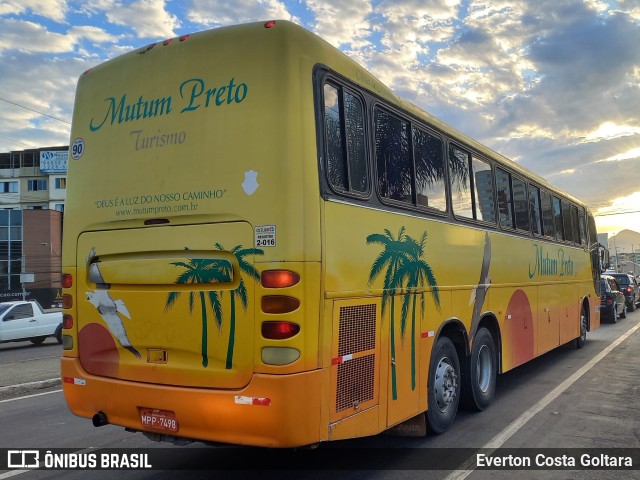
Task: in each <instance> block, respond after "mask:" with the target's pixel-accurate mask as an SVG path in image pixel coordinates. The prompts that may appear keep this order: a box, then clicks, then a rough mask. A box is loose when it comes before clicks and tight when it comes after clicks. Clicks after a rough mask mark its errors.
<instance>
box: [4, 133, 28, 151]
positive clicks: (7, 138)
mask: <svg viewBox="0 0 640 480" xmlns="http://www.w3.org/2000/svg"><path fill="white" fill-rule="evenodd" d="M0 138H4V139H5V140H9V141H10V142H13V143H18V144H20V145H24V146H25V147H30V148H35V147H34V146H33V145H29V144H28V143H24V142H19V141H18V140H13V139H12V138H9V137H4V136H2V135H0Z"/></svg>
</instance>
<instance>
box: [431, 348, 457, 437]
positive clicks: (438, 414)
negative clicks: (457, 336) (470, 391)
mask: <svg viewBox="0 0 640 480" xmlns="http://www.w3.org/2000/svg"><path fill="white" fill-rule="evenodd" d="M427 396H428V403H429V409H428V410H427V415H426V417H427V423H428V424H429V428H430V429H431V431H432V432H434V433H443V432H445V431H447V430H448V429H449V427H451V425H452V424H453V421H454V420H455V418H456V413H457V412H458V403H459V402H460V360H459V359H458V352H457V351H456V347H455V346H454V345H453V342H452V341H451V340H450V339H449V338H448V337H440V338H439V339H438V341H437V342H436V344H435V345H434V347H433V351H432V353H431V363H430V365H429V384H428V393H427Z"/></svg>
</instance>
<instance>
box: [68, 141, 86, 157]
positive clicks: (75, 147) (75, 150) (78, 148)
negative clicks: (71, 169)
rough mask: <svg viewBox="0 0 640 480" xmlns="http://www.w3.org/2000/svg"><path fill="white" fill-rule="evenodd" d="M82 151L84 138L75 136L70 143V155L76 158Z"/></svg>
mask: <svg viewBox="0 0 640 480" xmlns="http://www.w3.org/2000/svg"><path fill="white" fill-rule="evenodd" d="M83 153H84V140H83V139H81V138H77V139H76V140H75V141H74V142H73V144H72V145H71V157H72V158H73V159H74V160H78V159H79V158H80V157H81V156H82V154H83Z"/></svg>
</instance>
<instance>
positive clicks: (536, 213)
mask: <svg viewBox="0 0 640 480" xmlns="http://www.w3.org/2000/svg"><path fill="white" fill-rule="evenodd" d="M529 210H530V211H531V221H532V222H533V223H532V224H531V231H532V232H533V234H534V235H542V207H541V205H540V189H539V188H538V187H536V186H534V185H529Z"/></svg>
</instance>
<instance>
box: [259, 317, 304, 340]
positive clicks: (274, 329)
mask: <svg viewBox="0 0 640 480" xmlns="http://www.w3.org/2000/svg"><path fill="white" fill-rule="evenodd" d="M298 332H300V325H298V324H297V323H293V322H278V321H274V322H262V336H263V337H264V338H266V339H268V340H286V339H287V338H291V337H294V336H296V335H297V334H298Z"/></svg>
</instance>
